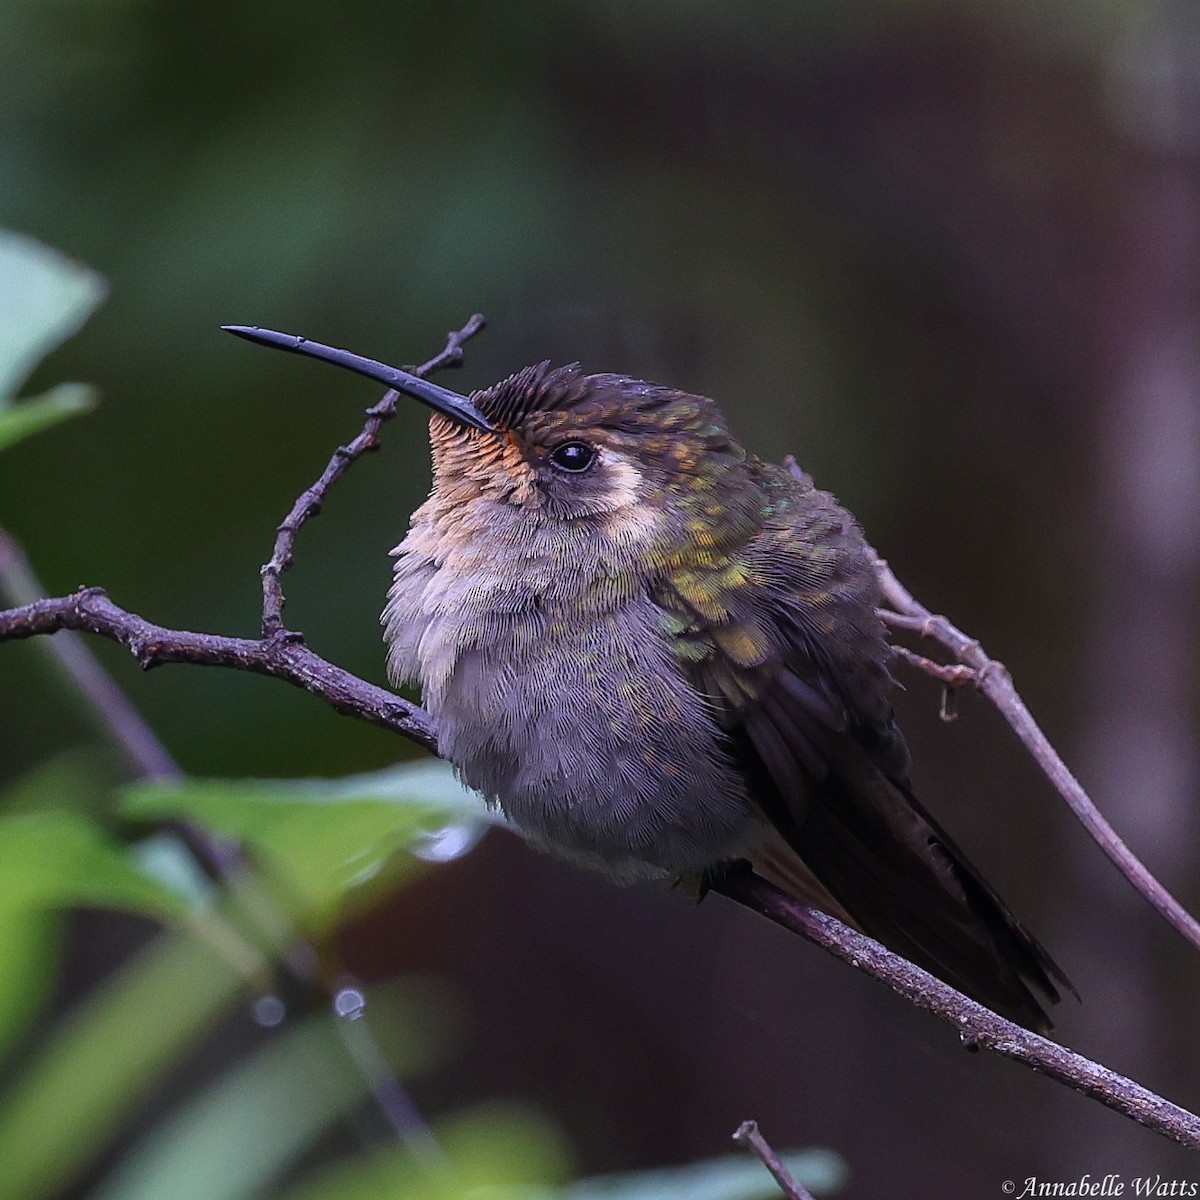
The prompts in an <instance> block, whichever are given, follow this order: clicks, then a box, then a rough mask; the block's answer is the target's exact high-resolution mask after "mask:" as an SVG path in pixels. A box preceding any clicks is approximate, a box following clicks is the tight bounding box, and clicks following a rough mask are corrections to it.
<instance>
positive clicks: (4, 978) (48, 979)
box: [0, 908, 62, 1057]
mask: <svg viewBox="0 0 1200 1200" xmlns="http://www.w3.org/2000/svg"><path fill="white" fill-rule="evenodd" d="M0 920H3V921H4V930H3V933H0V1057H2V1056H3V1055H4V1054H5V1053H6V1052H7V1050H8V1049H9V1047H10V1046H12V1045H13V1044H14V1043H15V1042H16V1040H17V1038H18V1037H19V1036H20V1035H21V1034H23V1033H24V1032H25V1031H26V1030H27V1029H28V1028H29V1026H30V1025H31V1023H32V1022H33V1020H34V1019H35V1018H36V1016H37V1014H38V1013H39V1012H40V1011H41V1010H42V1007H43V1005H44V1004H45V1003H46V1001H47V1000H48V999H49V997H50V993H51V990H52V986H53V983H54V980H55V967H56V965H57V963H58V954H59V950H60V947H61V943H62V920H61V918H60V916H59V914H58V913H56V912H51V911H50V910H48V909H39V908H33V909H26V910H24V911H21V912H16V913H12V912H3V911H0Z"/></svg>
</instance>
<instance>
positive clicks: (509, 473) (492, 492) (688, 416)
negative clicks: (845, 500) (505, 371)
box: [227, 326, 756, 556]
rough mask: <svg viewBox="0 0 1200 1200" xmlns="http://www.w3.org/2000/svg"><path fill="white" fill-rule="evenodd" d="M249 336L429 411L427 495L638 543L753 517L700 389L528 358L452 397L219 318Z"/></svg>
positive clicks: (706, 532) (735, 455)
mask: <svg viewBox="0 0 1200 1200" xmlns="http://www.w3.org/2000/svg"><path fill="white" fill-rule="evenodd" d="M227 328H229V331H230V332H232V333H235V334H237V335H238V336H241V337H245V338H247V339H249V340H251V341H257V342H261V343H263V344H265V345H270V346H275V347H277V348H279V349H283V350H289V351H292V352H294V353H298V354H305V355H309V356H310V357H314V358H320V359H323V360H325V361H327V362H332V363H334V364H335V365H338V366H342V367H346V368H348V369H350V370H353V371H356V372H358V373H359V374H362V375H366V376H368V377H370V378H372V379H375V380H376V381H378V382H380V383H383V384H385V385H387V386H388V387H391V388H394V389H396V390H397V391H399V392H402V393H404V394H406V395H408V396H411V397H412V398H414V399H416V400H419V401H421V402H422V403H424V404H426V405H428V406H429V407H430V408H431V409H433V413H432V416H431V417H430V424H429V430H430V440H431V443H432V450H433V483H434V499H435V500H436V501H437V503H438V504H439V506H441V507H443V508H445V509H447V510H462V509H464V508H472V509H476V510H477V511H483V512H487V511H488V510H490V511H491V512H492V513H493V514H494V515H496V516H497V517H501V516H502V517H503V519H504V520H505V523H506V524H508V523H509V518H513V519H517V520H518V521H519V520H520V518H521V517H525V518H527V519H528V521H529V522H530V523H531V524H536V525H537V526H539V527H540V528H542V529H544V528H546V526H547V525H554V524H563V525H569V526H572V527H573V529H574V530H575V531H576V532H577V533H583V532H584V530H585V529H586V528H589V527H590V528H591V529H593V530H595V531H596V532H598V533H603V534H606V535H607V536H608V537H609V538H616V539H619V540H621V541H623V542H629V543H636V544H638V545H639V546H641V548H643V549H644V550H646V551H647V552H657V553H660V554H666V555H668V556H669V555H670V551H671V549H672V548H673V547H679V546H682V545H684V544H687V545H689V546H692V547H693V548H695V549H698V550H701V551H703V549H704V548H705V547H709V546H711V547H713V548H714V549H715V548H717V547H719V546H720V545H721V544H723V543H724V542H725V541H726V540H727V538H728V537H729V536H730V535H731V534H736V535H739V536H741V537H744V536H745V523H746V521H748V520H751V519H752V518H753V516H754V515H755V512H756V510H755V506H754V504H753V502H752V499H751V498H750V497H748V496H747V495H746V493H748V492H750V491H752V490H753V489H751V488H749V487H748V484H749V483H750V478H751V475H750V468H749V465H748V463H747V456H746V453H745V451H744V450H743V449H742V447H741V446H740V445H739V444H738V443H737V442H736V441H735V440H734V439H733V438H732V437H731V436H730V433H729V429H728V427H727V425H726V423H725V418H724V416H723V415H722V414H721V411H720V410H719V409H718V408H717V406H716V405H715V404H714V403H713V402H712V401H711V400H708V399H706V398H704V397H702V396H693V395H689V394H687V393H685V392H680V391H676V390H674V389H671V388H666V387H659V386H657V385H655V384H651V383H645V382H643V381H641V380H637V379H630V378H628V377H626V376H623V375H587V374H585V373H584V372H583V370H582V369H581V368H580V367H579V365H578V364H572V365H570V366H565V367H551V366H550V365H549V363H541V364H539V365H537V366H533V367H527V368H526V369H525V370H523V371H518V372H517V373H516V374H515V375H511V376H509V377H508V378H507V379H504V380H501V381H500V382H499V383H495V384H493V385H492V386H491V387H488V388H484V389H483V390H482V391H477V392H473V393H472V394H471V395H470V396H463V395H460V394H459V393H457V392H453V391H451V390H450V389H448V388H443V387H441V386H440V385H438V384H434V383H431V382H429V381H427V380H424V379H419V378H418V377H416V376H414V375H411V374H409V373H407V372H404V371H401V370H399V369H397V368H395V367H389V366H387V365H385V364H383V363H380V362H376V361H375V360H373V359H366V358H362V357H360V356H358V355H355V354H351V353H350V352H348V351H345V350H338V349H334V348H332V347H329V346H325V345H322V344H321V343H319V342H313V341H310V340H308V339H305V338H299V337H296V336H294V335H291V334H280V333H275V332H273V331H271V330H264V329H258V328H257V327H250V328H247V327H240V326H236V327H235V326H230V327H227Z"/></svg>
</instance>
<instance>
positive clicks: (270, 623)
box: [260, 313, 485, 638]
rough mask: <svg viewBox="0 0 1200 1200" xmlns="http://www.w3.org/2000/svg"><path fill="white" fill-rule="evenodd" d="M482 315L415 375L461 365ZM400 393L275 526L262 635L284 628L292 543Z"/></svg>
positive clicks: (372, 442) (266, 567)
mask: <svg viewBox="0 0 1200 1200" xmlns="http://www.w3.org/2000/svg"><path fill="white" fill-rule="evenodd" d="M484 324H485V322H484V319H483V315H482V314H481V313H475V314H474V316H472V317H471V319H470V320H469V321H468V322H467V323H466V324H465V325H464V326H463V327H462V328H461V329H455V330H452V331H451V332H450V333H448V334H447V335H446V344H445V346H443V347H442V349H441V350H440V351H438V353H437V354H435V355H434V356H433V358H431V359H430V360H429V361H428V362H424V363H422V364H421V365H420V366H419V367H414V368H413V370H412V374H414V375H417V376H419V377H420V378H422V379H424V378H425V377H426V376H427V375H432V374H433V372H434V371H440V370H443V369H444V368H446V367H457V366H461V364H462V360H463V349H462V348H463V344H464V343H465V342H467V341H469V340H470V339H471V338H473V337H474V336H475V335H476V334H477V333H478V332H479V331H480V330H481V329H482V328H483V327H484ZM400 399H401V395H400V393H399V392H397V391H393V390H390V389H389V390H388V391H387V392H385V393H384V394H383V397H382V399H381V400H380V401H379V402H378V403H377V404H374V405H372V406H371V407H370V408H368V409H367V420H366V424H365V425H363V427H362V431H361V432H360V433H359V435H358V436H357V437H356V438H355V439H354V440H353V441H352V442H350V443H349V444H348V445H345V446H339V447H338V448H337V449H336V450H335V451H334V452H333V457H332V458H331V459H330V460H329V465H328V466H327V467H326V468H325V470H324V471H323V472H322V473H321V477H320V479H318V480H317V481H316V483H314V484H313V485H312V487H310V488H306V489H305V490H304V491H303V492H301V493H300V495H299V496H298V497H297V498H296V503H295V504H293V505H292V508H291V511H290V512H289V513H288V515H287V516H286V517H284V519H283V521H282V523H281V524H280V525H279V526H278V527H277V529H276V530H275V546H274V549H273V550H272V553H271V557H270V559H269V560H268V561H267V562H266V563H264V564H263V567H262V569H261V571H260V574H261V575H262V589H263V610H262V634H263V637H264V638H268V637H271V636H273V635H275V634H278V633H280V632H281V631H282V630H283V628H284V624H283V606H284V605H285V604H286V603H287V601H286V599H285V598H284V594H283V583H282V580H281V578H280V577H281V576H282V575H283V573H284V572H285V571H287V570H289V569H290V568H291V566H292V562H293V554H292V551H293V547H294V546H295V544H296V535H297V534H298V533H299V532H300V529H301V527H302V526H303V525H304V524H305V522H307V521H308V520H310V519H311V518H312V517H315V516H316V515H317V514H318V513H319V512H320V511H321V505H322V503H324V500H325V494H326V493H327V492H328V491H329V489H330V488H331V487H332V486H333V485H334V484H335V483H337V481H338V480H339V479H340V478H341V477H342V476H343V475H344V474H345V473H346V471H347V470H349V468H350V466H351V465H352V464H353V463H354V462H355V461H357V460H358V459H360V458H361V457H362V456H363V455H364V454H366V453H367V452H368V451H369V450H374V449H376V448H377V447H378V445H379V430H380V427H381V426H382V425H383V423H384V421H388V420H391V418H392V417H394V416H395V415H396V405H397V404H398V403H399V401H400ZM297 637H298V635H297Z"/></svg>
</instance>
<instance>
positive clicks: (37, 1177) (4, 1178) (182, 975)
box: [0, 933, 245, 1200]
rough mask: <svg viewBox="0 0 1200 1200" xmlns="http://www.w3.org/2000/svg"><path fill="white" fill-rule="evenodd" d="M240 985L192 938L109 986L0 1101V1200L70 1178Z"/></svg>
mask: <svg viewBox="0 0 1200 1200" xmlns="http://www.w3.org/2000/svg"><path fill="white" fill-rule="evenodd" d="M244 982H245V981H244V977H243V976H242V974H241V973H240V972H239V971H238V970H237V969H235V967H234V966H233V965H232V963H231V962H230V960H229V959H228V958H227V957H226V956H225V955H224V954H223V953H221V952H220V951H219V950H218V949H216V947H215V943H210V942H209V941H207V940H202V939H201V938H198V937H197V936H196V935H195V934H194V933H186V934H172V935H166V936H164V937H163V938H161V939H159V940H158V941H157V942H155V943H154V944H153V945H152V946H151V947H150V948H149V949H148V950H147V951H146V952H145V953H144V954H142V955H140V956H139V957H138V958H137V959H135V960H134V961H133V962H132V963H131V964H129V965H128V966H127V967H125V968H123V969H122V970H121V971H119V972H118V973H117V974H116V975H114V976H112V977H111V978H110V979H109V980H107V981H106V982H105V984H104V985H102V987H101V988H100V989H99V990H98V991H97V992H95V993H93V994H92V995H91V996H90V997H89V999H88V1000H87V1001H86V1002H85V1003H84V1005H83V1006H82V1007H81V1008H80V1009H79V1010H78V1011H77V1012H75V1013H74V1014H73V1015H72V1017H71V1018H70V1020H69V1022H68V1023H67V1025H66V1027H65V1028H63V1029H61V1030H60V1031H59V1032H58V1035H57V1036H56V1037H55V1038H54V1039H53V1040H52V1041H50V1042H49V1043H48V1044H47V1046H46V1048H45V1049H44V1050H43V1051H42V1053H40V1054H39V1055H38V1056H36V1057H35V1058H34V1059H33V1060H32V1061H31V1062H30V1063H29V1064H28V1066H27V1067H26V1068H25V1070H24V1071H23V1073H22V1074H21V1076H20V1077H19V1078H18V1079H17V1080H15V1081H14V1082H13V1084H12V1085H11V1087H10V1088H9V1090H8V1091H7V1092H6V1093H5V1094H4V1095H3V1096H0V1164H3V1170H0V1200H39V1198H41V1197H44V1196H49V1195H52V1194H54V1193H56V1192H57V1191H58V1190H59V1189H60V1188H61V1186H62V1185H63V1184H65V1183H66V1182H67V1181H68V1180H70V1179H71V1178H73V1177H74V1176H75V1175H76V1174H77V1173H78V1172H79V1171H80V1170H81V1169H82V1167H83V1166H84V1165H85V1164H86V1163H87V1162H89V1161H90V1160H91V1158H92V1157H93V1156H94V1155H95V1154H96V1153H97V1152H98V1151H99V1150H100V1149H101V1148H102V1147H103V1146H104V1145H105V1143H106V1142H107V1141H108V1140H109V1138H110V1137H111V1136H112V1134H113V1133H114V1132H115V1130H116V1129H117V1128H119V1127H120V1125H121V1123H122V1122H123V1121H124V1120H126V1119H127V1117H128V1116H129V1113H130V1111H131V1109H132V1108H133V1107H134V1106H135V1105H136V1104H138V1103H139V1101H140V1100H142V1099H143V1098H144V1096H145V1095H146V1092H147V1089H148V1088H149V1087H150V1086H151V1084H152V1083H153V1082H154V1080H155V1078H156V1077H157V1076H158V1075H159V1074H160V1073H161V1072H162V1071H163V1069H164V1068H165V1067H166V1066H167V1065H168V1064H169V1063H170V1062H171V1061H172V1060H173V1059H174V1058H175V1057H176V1056H177V1055H179V1054H180V1053H182V1051H183V1050H184V1048H185V1047H187V1046H188V1045H189V1044H190V1043H191V1041H192V1040H193V1039H194V1038H196V1037H197V1036H199V1034H200V1033H201V1031H202V1030H203V1029H204V1028H205V1027H206V1026H207V1025H209V1024H210V1023H211V1022H212V1021H213V1020H214V1019H215V1018H216V1017H217V1016H218V1015H219V1014H220V1012H221V1011H222V1010H223V1009H224V1008H225V1007H226V1006H227V1005H228V1004H229V1003H230V1002H231V1001H232V1000H233V999H234V997H236V996H237V994H238V992H239V991H240V989H241V988H242V986H243V984H244Z"/></svg>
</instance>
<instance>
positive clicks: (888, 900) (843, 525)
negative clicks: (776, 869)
mask: <svg viewBox="0 0 1200 1200" xmlns="http://www.w3.org/2000/svg"><path fill="white" fill-rule="evenodd" d="M778 486H779V485H778V484H776V487H777V488H778ZM792 486H793V487H794V488H795V489H796V491H795V492H794V493H792V494H791V495H790V496H789V497H785V499H790V500H791V503H790V504H789V503H783V504H781V503H779V496H778V495H776V496H775V497H774V507H773V514H774V516H773V520H772V521H768V522H767V524H766V526H765V528H764V530H763V531H762V532H761V533H760V534H759V535H758V536H757V537H756V538H755V539H753V541H752V542H751V543H749V544H748V545H747V547H746V550H745V563H746V565H747V567H748V569H747V570H746V571H745V572H743V573H742V574H741V575H739V576H738V577H737V579H738V585H737V586H733V585H728V586H724V587H722V582H721V581H722V580H723V579H725V578H728V577H729V576H728V572H727V571H725V572H719V571H718V570H717V569H716V568H714V571H713V573H712V574H711V575H710V576H705V575H704V573H703V572H696V571H692V572H690V573H689V574H688V575H687V576H686V582H685V583H684V584H683V585H680V584H679V583H678V581H673V583H672V584H664V585H663V587H662V592H661V594H660V595H659V596H658V597H657V599H658V602H659V603H660V604H661V605H662V606H663V607H664V609H665V610H667V611H668V612H670V613H673V614H681V613H685V614H687V619H686V621H682V622H680V623H679V628H680V630H681V631H684V630H685V632H681V636H683V637H685V638H686V641H687V649H686V653H681V655H680V659H681V662H683V663H684V664H685V669H686V670H688V671H689V672H691V674H692V678H693V682H694V683H695V685H696V686H697V687H698V688H699V689H700V690H701V691H703V692H704V693H705V694H706V695H708V696H709V697H710V698H711V700H712V701H713V702H714V704H715V705H717V707H718V708H719V710H720V711H721V713H722V715H723V718H724V721H725V724H726V727H727V728H728V730H729V738H730V748H731V752H732V753H733V755H734V756H735V758H736V760H737V761H738V762H739V764H740V765H741V767H742V769H743V771H744V773H745V775H746V778H747V782H748V784H749V787H750V791H751V794H752V796H753V798H754V800H755V801H756V802H757V803H758V804H759V806H760V807H761V809H762V811H763V813H764V815H765V816H766V817H767V819H768V820H769V821H770V823H771V824H772V825H774V827H775V828H776V829H777V830H778V831H779V833H780V834H781V835H782V837H783V838H784V840H785V841H786V843H787V844H788V845H789V846H790V847H791V849H792V851H794V852H795V853H796V854H797V855H798V856H799V857H800V859H801V860H802V861H803V863H804V865H805V866H806V867H807V868H808V869H809V870H810V871H811V872H812V874H813V875H814V876H815V877H816V878H817V879H818V880H819V881H820V883H821V884H822V885H823V886H824V887H825V888H826V889H827V890H828V891H829V893H830V894H831V895H832V896H833V897H834V898H835V899H836V901H837V902H838V903H839V904H840V905H841V906H842V907H843V908H844V909H845V911H846V912H847V913H849V914H850V916H851V917H852V918H853V919H854V921H855V922H856V923H857V924H858V925H859V927H860V928H861V929H862V930H863V931H864V932H866V933H868V934H870V935H871V936H872V937H875V938H877V939H878V940H879V941H882V942H883V943H884V944H885V945H887V946H889V947H890V948H891V949H893V950H895V951H896V952H897V953H899V954H902V955H903V956H904V957H905V958H908V959H910V960H911V961H912V962H915V963H917V964H918V965H919V966H922V967H924V968H926V969H927V970H929V971H931V972H932V973H934V974H936V975H938V976H939V977H940V978H942V979H944V980H945V981H946V982H947V983H950V984H951V985H952V986H954V987H956V988H958V989H959V990H960V991H963V992H965V993H966V994H967V995H970V996H972V997H974V998H975V999H977V1000H979V1001H981V1002H982V1003H984V1004H986V1005H988V1006H989V1007H990V1008H993V1009H995V1010H996V1011H998V1012H1000V1013H1003V1014H1005V1015H1007V1016H1009V1017H1011V1018H1012V1019H1014V1020H1016V1021H1019V1022H1021V1023H1022V1024H1024V1025H1027V1026H1029V1027H1031V1028H1036V1029H1048V1028H1050V1021H1049V1018H1048V1017H1047V1016H1046V1013H1045V1011H1044V1009H1043V1007H1042V1003H1043V1002H1049V1003H1053V1002H1055V1001H1057V1000H1058V999H1059V991H1058V988H1057V987H1056V986H1055V983H1056V981H1057V983H1058V984H1060V985H1062V986H1064V987H1066V988H1068V989H1070V987H1071V985H1070V983H1069V982H1068V981H1067V979H1066V977H1065V976H1064V975H1063V973H1062V972H1061V971H1060V970H1059V969H1058V967H1057V966H1056V965H1055V963H1054V962H1053V960H1052V959H1051V958H1050V956H1049V955H1048V954H1047V953H1046V951H1045V950H1044V949H1043V948H1042V946H1041V945H1040V944H1039V943H1038V942H1037V941H1036V939H1034V938H1033V937H1032V936H1031V935H1030V934H1029V933H1028V931H1026V929H1025V928H1024V927H1023V926H1022V925H1021V923H1020V922H1019V921H1018V920H1017V919H1016V918H1015V917H1014V916H1013V915H1012V913H1011V912H1010V911H1009V910H1008V908H1007V907H1006V906H1005V904H1004V903H1003V901H1002V900H1000V898H999V897H998V896H997V895H996V893H995V892H994V891H993V890H992V888H991V887H990V886H989V885H988V884H987V882H986V881H985V880H984V879H983V878H982V876H981V875H980V874H979V873H978V872H977V871H976V870H975V868H974V867H973V866H972V865H971V864H970V862H969V861H968V860H967V859H966V858H965V857H964V856H963V854H962V853H961V851H959V849H958V848H957V847H956V846H955V845H954V843H953V842H952V841H951V840H950V838H949V837H948V836H947V835H946V833H945V832H944V831H943V830H942V829H941V827H940V826H939V825H938V824H937V822H936V821H934V819H933V818H932V817H931V816H930V815H929V813H928V812H926V811H925V809H924V808H923V807H922V805H921V804H920V803H919V802H918V801H917V799H916V797H915V796H914V795H913V794H912V791H911V789H910V787H909V784H908V781H907V766H908V752H907V747H906V746H905V744H904V739H903V737H902V736H901V734H900V732H899V730H898V729H897V728H896V726H895V723H894V722H893V721H892V717H891V707H890V703H889V701H888V690H889V686H890V682H891V681H890V676H889V675H888V673H887V658H888V655H889V651H888V648H887V645H886V642H885V640H884V636H883V629H882V626H881V625H880V623H879V620H878V617H877V616H876V614H875V602H876V599H877V595H876V584H875V578H874V570H873V567H872V566H871V564H870V561H869V559H868V558H867V555H866V551H865V547H864V546H863V544H862V541H861V536H860V535H859V534H858V532H857V529H856V528H855V527H854V526H853V523H852V522H851V521H850V518H849V517H848V516H847V515H846V514H845V513H844V511H843V510H841V509H840V508H837V506H836V504H835V502H834V501H833V500H832V497H829V496H827V495H826V494H825V493H820V492H816V491H812V490H808V491H805V492H803V494H802V495H801V494H800V491H801V485H792ZM797 500H800V501H807V503H803V502H802V503H797V502H796V501H797ZM756 577H757V578H759V579H769V586H766V587H760V588H757V589H755V588H748V587H747V586H745V582H744V581H745V579H747V578H749V579H754V578H756ZM698 588H706V589H707V590H706V591H705V593H704V595H703V597H701V598H697V597H696V596H695V595H694V594H690V593H694V591H695V589H698ZM701 609H702V610H703V611H704V612H705V613H707V614H708V617H707V618H706V619H705V620H704V621H698V620H697V613H698V611H699V610H701ZM714 613H721V614H722V617H721V619H719V620H713V614H714ZM748 647H749V648H753V649H754V651H755V652H753V653H752V652H750V650H748V649H747V648H748ZM1072 990H1073V989H1072Z"/></svg>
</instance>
